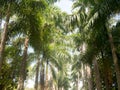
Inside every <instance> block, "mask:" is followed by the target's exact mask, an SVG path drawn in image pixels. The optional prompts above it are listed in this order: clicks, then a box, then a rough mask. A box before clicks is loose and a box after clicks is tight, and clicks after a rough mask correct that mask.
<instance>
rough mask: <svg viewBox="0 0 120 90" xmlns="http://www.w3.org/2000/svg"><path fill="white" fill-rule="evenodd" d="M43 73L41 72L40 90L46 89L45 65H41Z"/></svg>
mask: <svg viewBox="0 0 120 90" xmlns="http://www.w3.org/2000/svg"><path fill="white" fill-rule="evenodd" d="M41 66H42V67H41V71H40V90H44V88H45V82H44V76H45V74H44V65H43V64H42V65H41Z"/></svg>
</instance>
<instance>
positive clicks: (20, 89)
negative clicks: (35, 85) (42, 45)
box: [17, 37, 29, 90]
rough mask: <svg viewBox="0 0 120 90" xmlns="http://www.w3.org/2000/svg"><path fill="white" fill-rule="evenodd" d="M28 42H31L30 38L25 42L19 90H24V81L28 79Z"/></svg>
mask: <svg viewBox="0 0 120 90" xmlns="http://www.w3.org/2000/svg"><path fill="white" fill-rule="evenodd" d="M28 42H29V38H28V37H26V38H25V42H24V52H23V59H22V62H21V69H20V76H19V81H18V87H17V90H24V80H25V78H26V63H27V50H28Z"/></svg>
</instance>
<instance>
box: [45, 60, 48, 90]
mask: <svg viewBox="0 0 120 90" xmlns="http://www.w3.org/2000/svg"><path fill="white" fill-rule="evenodd" d="M45 90H48V60H47V63H46V81H45Z"/></svg>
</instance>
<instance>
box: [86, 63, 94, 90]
mask: <svg viewBox="0 0 120 90" xmlns="http://www.w3.org/2000/svg"><path fill="white" fill-rule="evenodd" d="M86 71H87V79H88V90H93V82H92V70H91V67H90V66H89V65H86Z"/></svg>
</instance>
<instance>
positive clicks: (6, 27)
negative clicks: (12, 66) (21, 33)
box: [0, 4, 10, 72]
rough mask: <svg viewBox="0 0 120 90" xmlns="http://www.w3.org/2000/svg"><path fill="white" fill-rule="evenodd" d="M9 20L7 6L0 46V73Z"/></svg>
mask: <svg viewBox="0 0 120 90" xmlns="http://www.w3.org/2000/svg"><path fill="white" fill-rule="evenodd" d="M9 20H10V4H9V5H8V9H7V15H6V20H5V25H4V31H3V33H2V38H1V44H0V72H1V68H2V63H3V57H4V50H5V43H6V39H7V32H8V24H9Z"/></svg>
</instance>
